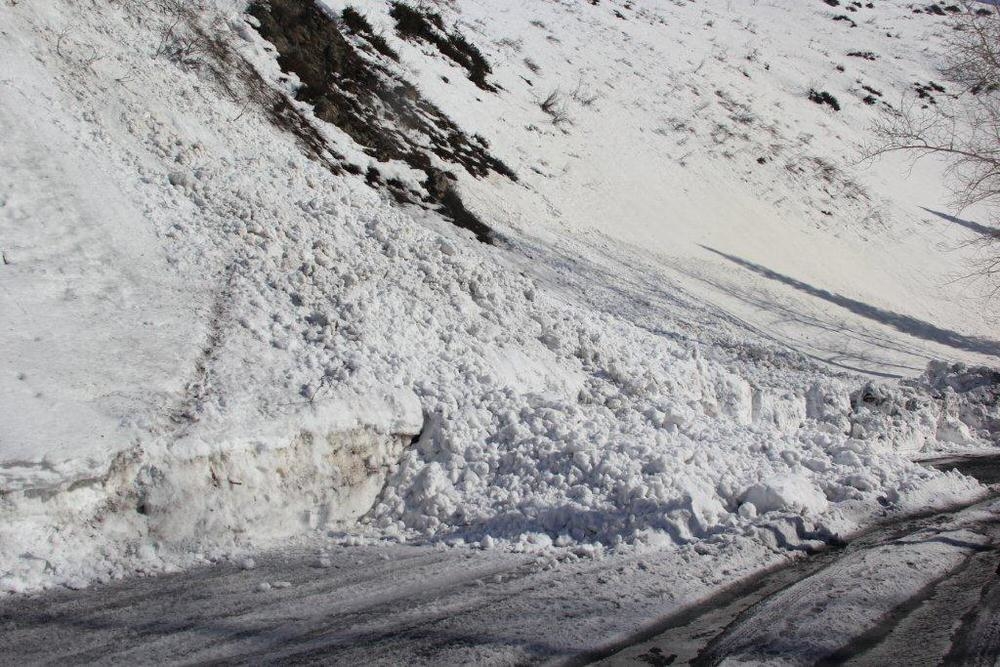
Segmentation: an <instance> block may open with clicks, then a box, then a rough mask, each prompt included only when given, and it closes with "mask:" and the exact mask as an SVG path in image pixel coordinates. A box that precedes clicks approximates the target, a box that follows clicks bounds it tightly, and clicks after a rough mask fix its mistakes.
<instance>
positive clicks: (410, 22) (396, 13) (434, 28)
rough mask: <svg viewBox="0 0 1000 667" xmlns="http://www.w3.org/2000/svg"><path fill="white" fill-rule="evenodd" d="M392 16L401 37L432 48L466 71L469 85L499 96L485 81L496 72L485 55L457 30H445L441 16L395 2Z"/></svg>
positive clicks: (391, 12) (494, 88) (493, 87)
mask: <svg viewBox="0 0 1000 667" xmlns="http://www.w3.org/2000/svg"><path fill="white" fill-rule="evenodd" d="M389 15H390V16H391V17H392V18H394V19H396V31H397V32H398V33H399V34H400V36H402V37H403V38H405V39H415V40H421V41H424V42H427V43H430V44H433V45H434V46H436V47H437V49H438V51H440V52H441V54H442V55H443V56H445V57H446V58H448V59H449V60H451V61H452V62H454V63H455V64H457V65H458V66H459V67H461V68H463V69H465V71H467V72H468V73H469V80H470V81H472V82H473V83H474V84H476V85H477V86H479V87H480V88H482V89H483V90H487V91H490V92H496V87H495V86H493V85H491V84H490V83H488V82H487V81H486V76H487V75H488V74H492V73H493V68H491V67H490V64H489V63H488V62H487V61H486V58H485V57H484V56H483V54H482V52H481V51H480V50H479V49H478V48H476V46H475V45H474V44H473V43H472V42H470V41H469V40H468V39H466V38H465V36H464V35H463V34H462V33H460V32H458V30H451V31H448V30H446V29H445V27H444V19H442V18H441V15H440V14H437V13H434V12H431V11H428V10H426V9H424V8H417V7H411V6H409V5H407V4H405V3H402V2H395V3H393V5H392V10H391V11H390V12H389Z"/></svg>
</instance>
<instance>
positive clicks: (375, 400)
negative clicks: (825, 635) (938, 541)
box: [0, 0, 1000, 591]
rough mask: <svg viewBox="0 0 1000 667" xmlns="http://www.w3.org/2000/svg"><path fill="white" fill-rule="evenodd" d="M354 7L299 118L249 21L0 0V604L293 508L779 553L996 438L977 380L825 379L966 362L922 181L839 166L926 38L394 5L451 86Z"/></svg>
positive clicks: (958, 484)
mask: <svg viewBox="0 0 1000 667" xmlns="http://www.w3.org/2000/svg"><path fill="white" fill-rule="evenodd" d="M275 4H277V3H275ZM356 7H357V9H358V10H360V11H362V13H363V14H364V15H365V16H366V20H367V21H368V22H369V23H370V24H371V26H372V30H373V32H371V33H367V36H366V34H362V33H358V32H354V33H350V31H348V30H347V29H346V28H344V29H343V30H341V25H342V24H341V23H340V21H341V19H340V18H337V17H339V16H342V14H341V12H342V10H343V9H344V5H342V4H336V3H330V4H327V5H324V9H325V13H319V14H317V15H316V17H313V18H314V20H315V21H317V22H318V24H317V25H319V28H318V30H320V32H321V33H322V31H329V30H335V31H337V34H340V33H341V32H343V33H344V34H345V35H348V37H347V38H346V41H344V42H343V43H344V44H350V45H352V46H351V49H347V50H345V49H346V47H344V46H338V47H337V48H338V49H339V51H335V52H334V53H333V55H330V56H329V58H330V60H329V61H322V60H320V62H321V63H322V62H326V63H327V65H329V63H331V62H334V61H337V59H338V58H340V59H342V60H343V59H344V58H346V59H347V60H346V61H344V62H348V63H349V64H351V66H352V67H358V64H359V63H367V65H365V67H370V69H366V70H364V71H362V70H361V69H359V70H358V72H359V74H358V77H357V80H353V81H348V80H346V79H345V78H344V76H342V75H341V76H340V78H338V77H337V76H332V77H331V78H330V85H332V86H337V87H339V88H338V90H341V91H342V90H350V91H353V92H351V94H350V95H348V96H344V95H341V96H340V97H336V96H332V97H331V98H329V99H323V100H322V101H321V102H320V101H317V106H316V108H315V114H314V109H313V107H311V106H310V105H308V104H305V103H304V102H302V101H301V100H296V99H295V97H294V95H296V94H297V95H298V96H299V97H300V98H305V97H306V95H305V93H304V92H303V91H304V90H305V89H303V88H302V87H301V86H300V85H299V81H300V77H299V76H297V75H296V74H295V73H294V68H293V67H292V65H295V64H296V63H298V65H299V66H300V67H302V68H306V67H310V66H312V65H313V64H314V62H313V61H309V60H307V59H305V58H299V60H297V61H296V60H294V59H291V58H289V57H287V54H286V55H283V54H281V53H280V52H276V51H275V49H274V48H273V47H272V46H270V45H268V44H267V42H265V40H264V39H263V38H262V37H261V35H260V34H259V33H258V32H257V31H256V30H255V29H254V28H255V27H258V28H261V30H266V29H267V26H266V25H262V22H261V21H260V18H259V17H260V16H261V14H260V12H261V11H266V10H262V9H261V8H260V7H258V8H256V9H255V10H254V13H255V14H256V15H257V16H258V18H251V17H249V16H248V15H247V14H246V13H245V12H246V9H247V8H246V6H245V4H244V3H241V2H237V1H235V0H213V1H211V2H209V1H207V0H206V2H204V3H200V4H199V3H182V2H173V1H171V0H157V1H154V2H131V1H128V0H126V1H124V2H123V1H115V2H110V1H109V2H105V1H104V0H99V1H98V2H96V3H95V4H94V7H84V6H81V5H80V3H75V2H71V1H69V0H66V1H63V0H54V1H53V2H50V3H46V4H44V5H38V4H32V3H17V4H6V5H3V6H2V7H0V31H2V33H0V36H2V40H0V62H3V63H4V66H3V70H2V73H0V84H2V86H0V128H2V130H3V132H4V144H3V147H4V150H3V153H2V155H0V164H2V165H3V170H2V172H0V188H2V189H0V249H2V250H3V253H4V263H3V265H2V266H0V271H2V273H0V279H2V283H0V284H2V285H3V288H4V289H3V291H2V292H0V299H2V301H0V303H2V304H3V315H4V327H3V329H2V334H0V335H2V339H0V355H2V359H3V362H4V363H3V370H4V373H3V376H2V377H0V397H2V401H3V403H2V406H0V408H2V409H0V588H2V589H3V590H6V591H23V590H33V589H37V588H40V587H45V586H51V585H55V584H68V585H85V584H87V583H88V582H90V581H93V580H95V579H97V580H100V579H105V578H107V577H120V576H124V575H125V574H127V573H130V572H134V571H136V570H144V571H161V570H164V569H169V568H172V567H176V566H183V565H186V564H190V563H194V562H200V561H203V560H205V559H214V558H220V557H226V556H234V555H239V554H242V553H244V552H245V551H247V550H250V549H255V548H262V547H266V546H271V545H275V544H280V543H281V541H282V540H285V539H287V538H289V537H292V536H296V535H301V534H314V533H317V532H318V533H319V534H325V533H326V532H327V531H331V530H337V531H342V530H347V531H349V532H351V533H352V534H360V535H365V536H367V537H368V538H373V539H378V538H385V539H394V540H399V541H404V542H405V541H414V540H416V541H432V542H434V541H437V542H440V541H447V542H448V543H451V544H475V545H478V546H480V547H483V548H490V547H497V548H508V549H514V550H536V549H539V550H548V549H572V550H575V551H576V552H577V553H580V554H590V555H596V554H600V553H604V552H606V551H608V550H629V549H636V548H644V547H645V546H652V547H656V548H679V549H680V548H685V549H686V548H696V547H697V548H706V547H705V545H711V544H712V543H713V541H719V540H728V541H731V540H749V541H755V542H763V543H766V544H772V545H773V546H774V547H775V548H778V549H783V548H787V547H790V546H798V545H802V544H810V543H812V541H815V540H826V539H829V538H831V537H833V536H835V535H838V534H842V533H844V532H847V531H850V530H853V529H854V528H855V527H857V526H858V525H859V524H860V523H863V522H864V521H865V520H867V519H868V518H870V517H871V516H872V515H873V514H874V513H875V512H877V511H882V508H883V506H890V507H895V508H899V509H918V508H921V507H925V506H929V505H934V504H941V503H946V502H949V501H952V500H959V499H962V498H968V497H972V496H975V495H976V494H978V493H979V492H980V491H981V488H980V487H979V486H978V484H976V483H975V482H973V481H971V480H967V479H965V478H963V477H961V476H958V475H945V474H941V473H938V472H934V471H930V470H927V469H924V468H922V467H921V466H919V465H916V464H914V463H912V462H911V459H912V458H913V457H914V456H915V455H917V454H918V453H919V452H921V451H925V450H929V449H940V448H949V447H965V448H972V447H983V446H989V445H991V444H995V442H996V439H997V433H998V432H1000V430H998V428H997V424H998V415H997V406H996V396H997V394H996V386H997V378H996V375H995V374H992V373H991V372H989V371H987V370H973V371H969V370H968V369H967V368H966V367H964V366H954V367H951V366H948V365H947V364H936V365H934V366H933V367H932V368H931V370H930V371H928V373H927V374H926V375H924V376H923V378H922V379H920V380H915V381H911V382H909V383H904V384H897V383H890V384H887V385H885V386H881V385H868V386H866V382H867V381H868V378H867V377H862V376H858V375H854V374H851V373H845V372H843V371H844V369H845V368H846V369H860V370H863V371H867V372H869V373H874V374H882V375H893V376H895V375H912V376H916V375H918V374H919V373H920V372H921V371H922V370H923V369H924V367H925V365H926V362H927V361H928V360H929V359H933V358H938V357H940V358H945V359H949V360H961V361H965V362H990V361H991V360H995V358H996V355H997V353H998V343H997V342H996V341H995V340H994V339H993V338H992V337H991V330H990V324H989V323H990V321H991V320H990V317H991V316H992V313H993V311H991V310H990V309H991V308H993V306H992V305H990V302H988V301H984V300H982V299H980V298H979V296H978V295H977V294H976V292H975V289H976V288H975V287H971V288H970V287H969V286H968V285H967V284H952V283H949V282H948V278H949V276H951V275H952V274H953V273H955V272H959V271H961V270H962V267H963V262H965V261H967V260H968V259H969V257H970V256H969V254H968V253H969V251H968V250H967V249H956V250H954V251H951V252H942V251H941V249H940V248H939V247H938V246H939V245H941V244H957V243H958V242H959V241H960V240H961V239H962V238H963V237H962V234H963V233H965V231H964V228H962V227H961V226H957V225H954V224H946V223H945V222H944V220H943V219H942V218H940V217H937V216H934V215H932V214H930V213H927V212H926V211H922V210H921V209H920V208H919V207H921V206H924V207H926V208H929V209H934V210H939V209H941V208H943V204H942V203H941V202H942V201H943V199H942V198H943V196H944V194H943V190H942V188H941V187H940V186H939V184H937V183H936V182H935V181H934V180H933V179H934V178H935V175H934V174H935V172H934V170H933V169H928V171H927V178H925V179H916V180H911V181H909V182H904V183H903V184H900V180H901V179H902V176H901V174H900V172H899V170H898V166H899V165H896V164H893V165H885V164H883V165H880V166H878V167H876V168H873V169H868V170H864V169H861V168H860V167H857V166H855V165H853V164H852V159H853V156H854V155H855V151H856V149H857V146H858V145H859V144H860V143H861V142H862V141H863V140H864V130H865V125H866V123H867V122H869V121H870V120H871V118H873V113H874V111H873V109H871V108H870V107H869V105H867V104H865V103H864V102H862V101H861V99H860V96H861V92H860V91H861V89H860V88H859V86H861V85H868V86H871V87H875V88H878V89H879V90H881V91H883V97H884V98H885V99H886V100H891V99H892V98H893V96H896V97H898V96H900V95H901V94H902V93H903V91H904V89H905V88H907V87H908V86H910V85H912V84H911V82H910V80H911V79H914V80H920V81H923V80H925V79H927V78H929V77H931V76H932V74H931V72H932V63H933V57H934V52H933V46H934V43H935V42H934V35H936V34H939V33H940V31H941V30H942V23H941V22H940V19H938V18H936V17H933V16H931V15H924V14H913V13H912V10H911V8H910V7H909V6H908V5H904V4H903V3H887V2H879V3H877V6H876V7H874V8H871V9H869V8H867V7H862V8H860V9H858V11H856V12H851V13H850V14H851V17H852V20H853V21H854V22H855V23H856V24H857V25H856V27H850V23H849V22H845V21H835V20H834V17H835V15H837V14H839V13H840V12H839V10H831V9H830V8H829V7H828V6H827V5H826V4H824V3H821V2H818V1H817V2H816V3H796V4H795V5H794V6H788V5H787V3H763V2H760V3H745V4H741V5H739V6H738V7H737V6H731V5H726V6H725V7H723V6H722V5H718V6H715V5H713V6H709V5H708V4H704V5H703V4H700V3H699V4H695V3H689V2H688V3H686V2H653V1H652V0H646V1H644V2H629V3H611V2H606V1H602V2H598V3H592V2H583V1H580V2H575V1H570V0H566V1H564V2H532V3H499V6H498V3H492V2H486V1H485V0H461V1H456V2H441V3H434V4H433V6H432V9H433V12H440V17H441V18H440V22H441V25H442V26H444V28H443V32H442V34H454V33H453V32H452V30H453V29H452V25H453V24H454V25H457V26H458V28H457V29H458V30H460V31H461V34H463V35H464V36H465V39H466V40H467V42H466V43H472V44H474V45H476V48H477V52H481V54H482V55H483V56H485V58H486V59H487V61H488V62H489V63H490V65H491V70H492V71H491V72H490V73H489V74H488V75H487V76H486V78H485V80H483V79H480V80H479V81H478V82H475V81H472V80H469V79H468V78H467V76H466V74H467V72H466V71H463V70H462V69H459V68H457V67H455V66H454V65H453V64H451V63H452V62H453V61H450V60H448V59H447V58H446V57H444V56H443V55H442V52H441V49H440V48H438V47H436V46H434V45H433V44H432V43H431V42H429V41H427V40H426V39H422V38H411V39H405V38H404V37H403V35H402V34H401V33H399V32H398V31H397V30H396V25H395V18H394V17H393V16H391V15H390V12H391V11H393V7H392V6H391V5H389V4H388V3H382V2H371V3H363V4H359V5H356ZM192 9H194V10H196V11H192ZM422 11H428V10H426V9H425V10H422ZM845 11H846V10H845ZM317 17H318V18H317ZM326 22H328V23H326ZM279 28H280V26H279ZM279 28H274V27H272V28H271V29H275V30H277V29H279ZM285 28H287V26H286V27H285ZM349 33H350V34H349ZM887 33H891V34H892V37H888V36H886V34H887ZM309 34H312V33H307V31H305V30H304V29H303V30H289V31H287V34H283V35H272V37H273V38H274V40H275V41H276V42H281V47H282V48H287V47H288V45H289V44H295V43H296V40H299V41H300V42H301V41H302V40H305V39H306V38H307V37H308V35H309ZM375 34H380V35H381V36H382V38H383V40H384V44H385V45H387V46H388V51H391V52H392V53H393V54H398V57H397V58H393V57H391V56H390V55H387V53H388V51H387V53H381V52H379V51H378V50H377V49H375V48H372V44H373V41H372V38H371V35H375ZM278 37H280V38H281V39H278ZM341 39H344V38H341ZM338 44H340V42H338ZM366 44H367V46H366ZM855 48H857V49H865V50H867V49H872V50H877V51H878V54H879V55H878V57H877V59H876V60H875V61H869V60H865V59H863V58H861V59H858V58H851V57H848V56H847V55H846V52H848V51H853V50H854V49H855ZM925 49H927V50H926V51H925ZM321 51H322V49H321ZM344 54H347V55H344ZM526 61H528V62H526ZM529 62H530V64H529ZM838 64H842V65H843V67H844V71H843V72H841V71H839V70H838V69H837V65H838ZM330 66H331V67H332V65H330ZM282 67H284V69H285V70H286V71H284V72H282ZM304 71H305V70H304V69H303V72H304ZM366 72H367V73H366ZM372 72H374V74H372ZM362 74H363V75H364V76H362ZM480 74H481V72H480ZM304 76H306V75H305V73H303V77H304ZM358 81H361V82H362V83H363V84H364V85H367V86H369V87H373V86H379V87H381V88H380V89H382V90H383V91H391V92H395V93H397V97H399V99H400V100H403V101H398V100H392V99H391V98H390V96H389V94H388V93H385V92H383V96H382V97H368V96H366V93H365V92H364V91H365V89H364V88H363V87H362V88H358V87H357V86H358V83H357V82H358ZM386 82H390V83H391V85H389V84H387V83H386ZM405 83H409V84H410V86H409V87H408V86H406V85H404V84H405ZM477 83H478V84H479V85H477ZM810 88H814V89H816V90H827V91H829V92H830V93H832V94H833V95H834V96H835V97H837V98H838V99H839V100H840V102H841V106H842V110H841V111H840V112H834V111H832V110H831V109H829V108H827V107H822V106H819V105H816V104H814V103H813V102H811V101H810V100H809V99H808V93H809V89H810ZM557 89H558V90H559V91H561V92H560V94H559V95H557V96H556V99H555V102H554V104H556V105H557V106H556V107H554V108H550V110H549V111H550V112H549V113H546V112H545V111H543V110H542V109H541V108H540V103H541V102H542V101H544V100H545V99H546V98H547V97H548V96H549V94H550V93H551V92H552V91H554V90H557ZM359 91H360V92H359ZM313 93H315V91H313ZM330 99H335V100H339V103H340V104H342V105H343V106H342V107H336V105H334V107H333V109H332V110H331V107H330ZM406 100H409V101H406ZM356 101H360V102H361V103H362V104H361V106H360V107H359V109H360V111H359V110H358V109H354V111H352V112H351V113H357V117H358V118H363V119H365V120H366V122H368V121H370V122H372V123H374V122H376V121H377V122H380V123H386V125H385V127H381V128H380V130H379V131H380V132H385V133H387V134H385V137H389V136H391V137H392V140H391V142H389V143H388V144H383V143H382V137H381V135H376V136H374V137H371V136H370V137H369V138H370V139H372V142H371V143H369V144H365V143H359V139H360V138H361V137H363V136H365V127H362V125H364V124H363V123H357V122H354V121H351V120H350V114H349V113H347V112H346V111H344V109H350V104H352V103H353V102H356ZM321 103H322V104H323V105H326V106H325V107H324V108H320V104H321ZM365 104H367V105H368V106H365ZM397 104H398V105H404V106H394V105H397ZM407 104H409V105H411V106H405V105H407ZM561 105H565V111H566V114H567V115H568V119H563V120H561V122H559V123H554V120H556V119H554V118H553V115H552V113H555V114H556V115H559V113H561V109H562V106H561ZM875 106H877V105H875ZM400 108H406V109H411V110H412V109H416V110H417V111H416V112H414V113H416V114H418V115H419V117H420V118H421V119H423V120H420V121H419V122H417V121H416V120H414V118H416V116H412V117H409V121H407V122H409V123H410V124H407V122H404V120H405V119H404V120H400V118H401V116H399V115H398V114H397V113H396V112H398V110H399V109H400ZM372 109H374V111H373V110H372ZM386 109H388V111H387V110H386ZM394 114H396V115H394ZM324 118H326V119H328V120H329V119H334V122H337V121H338V120H339V122H340V123H341V125H340V126H339V127H338V126H337V125H336V124H334V122H327V121H326V120H323V119H324ZM344 118H348V120H344ZM449 118H450V119H452V120H448V119H449ZM387 119H388V120H387ZM352 122H353V123H354V124H351V123H352ZM393 122H395V123H397V124H396V125H393V124H392V123H393ZM452 122H453V123H454V124H453V125H452V124H450V123H452ZM366 127H369V128H370V127H372V126H366ZM436 131H438V132H442V133H443V134H442V135H441V136H445V135H446V136H447V144H448V146H450V147H451V148H450V149H449V150H443V149H442V148H441V146H442V144H439V143H434V141H433V139H434V137H435V136H436V135H434V132H436ZM470 138H471V139H470ZM387 141H388V140H387ZM376 144H378V145H376ZM456 156H458V157H456ZM497 159H498V160H499V161H500V162H496V161H495V160H497ZM491 160H494V161H491ZM501 163H502V164H505V165H506V167H509V169H510V173H505V171H506V170H505V168H503V167H502V165H501ZM480 164H488V165H490V166H489V167H488V168H483V169H477V168H476V167H475V165H480ZM470 165H472V166H470ZM470 169H471V171H472V172H476V173H470V171H469V170H470ZM443 171H449V172H452V173H453V174H454V176H455V178H457V186H456V187H454V188H453V187H451V186H450V179H447V178H445V179H444V180H443V181H442V180H441V178H437V177H435V175H440V172H443ZM373 174H374V175H373ZM425 177H426V180H424V179H425ZM441 183H446V184H447V185H445V186H442V187H438V186H439V185H440V184H441ZM455 192H457V193H460V194H461V200H460V201H461V202H464V204H463V205H462V206H463V207H467V208H468V209H470V210H471V211H472V213H474V214H475V215H476V216H477V217H478V220H479V222H481V223H482V224H485V225H487V226H488V227H489V228H491V230H492V231H491V232H490V233H489V234H485V233H482V230H479V232H477V233H473V232H475V231H476V229H478V228H476V227H475V225H471V224H465V226H466V227H470V228H471V229H472V230H473V231H469V230H468V229H462V228H461V225H454V224H451V223H452V222H453V221H456V222H459V223H462V222H463V220H466V218H464V217H463V215H462V210H463V208H458V207H456V205H455V204H454V200H453V199H449V198H448V197H449V196H450V195H449V193H455ZM915 193H919V197H917V196H914V194H915ZM438 205H440V210H439V206H438ZM824 211H825V212H824ZM466 222H467V220H466ZM477 236H479V238H480V240H492V243H482V242H480V240H477V238H476V237H477ZM359 519H360V522H359ZM775 535H777V536H778V537H777V538H775ZM351 539H358V538H357V537H352V538H351Z"/></svg>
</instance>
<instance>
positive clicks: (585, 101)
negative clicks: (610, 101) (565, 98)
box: [570, 79, 598, 107]
mask: <svg viewBox="0 0 1000 667" xmlns="http://www.w3.org/2000/svg"><path fill="white" fill-rule="evenodd" d="M570 97H572V98H573V101H575V102H576V103H578V104H579V105H580V106H584V107H589V106H591V105H592V104H593V103H594V102H596V101H597V97H598V96H597V93H595V92H594V91H593V90H591V88H590V86H588V85H586V84H585V83H584V82H583V79H580V80H578V81H577V82H576V87H575V88H574V89H573V92H572V93H570Z"/></svg>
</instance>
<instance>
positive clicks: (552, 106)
mask: <svg viewBox="0 0 1000 667" xmlns="http://www.w3.org/2000/svg"><path fill="white" fill-rule="evenodd" d="M539 106H540V107H541V108H542V111H544V112H545V113H546V114H548V115H549V117H551V118H552V124H553V125H562V124H564V123H568V122H569V111H567V109H566V102H565V101H564V100H563V96H562V92H560V90H559V89H558V88H556V89H555V90H553V91H552V92H551V93H549V94H548V96H547V97H546V98H545V99H544V100H542V102H541V104H539Z"/></svg>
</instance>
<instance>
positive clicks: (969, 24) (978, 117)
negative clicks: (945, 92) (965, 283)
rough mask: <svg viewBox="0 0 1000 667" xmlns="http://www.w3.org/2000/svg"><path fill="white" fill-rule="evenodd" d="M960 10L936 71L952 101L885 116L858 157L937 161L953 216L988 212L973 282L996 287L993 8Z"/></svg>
mask: <svg viewBox="0 0 1000 667" xmlns="http://www.w3.org/2000/svg"><path fill="white" fill-rule="evenodd" d="M963 9H964V11H963V12H962V13H960V14H958V15H956V16H955V17H954V18H953V19H952V25H951V27H952V31H951V32H950V34H949V37H948V39H947V43H946V48H945V53H946V54H947V55H946V56H945V61H944V63H943V66H942V67H941V74H942V77H943V78H944V79H946V80H947V81H949V82H950V83H951V84H952V90H951V91H949V92H951V93H952V94H951V95H950V96H947V97H945V96H941V97H939V98H938V99H937V101H936V103H934V104H927V103H924V102H923V101H922V100H919V99H916V98H911V99H908V100H904V102H903V104H902V105H901V108H900V109H898V110H894V111H886V112H885V113H884V114H883V115H882V117H881V118H880V119H879V120H878V121H877V122H876V123H875V125H874V127H873V131H874V137H875V139H874V142H873V144H872V145H870V146H868V147H867V150H866V154H867V156H868V157H875V156H878V155H882V154H885V153H889V152H895V151H903V152H907V153H910V154H912V156H913V157H914V159H918V158H920V157H925V156H930V155H936V156H939V157H942V158H944V159H945V160H946V163H947V171H946V176H947V179H948V182H949V184H950V185H951V188H952V192H953V195H954V201H953V205H954V206H955V208H956V209H958V210H959V211H961V210H962V209H966V208H968V207H970V206H972V205H974V204H984V205H986V206H987V207H988V208H989V209H990V210H991V211H993V214H992V216H991V219H990V220H989V223H990V225H989V226H988V227H984V228H983V229H982V230H981V231H980V232H979V233H978V237H977V238H976V240H975V241H974V243H976V244H977V245H981V246H983V247H984V248H986V249H987V255H986V256H987V257H988V259H986V260H985V261H984V262H983V264H982V265H981V266H980V267H978V268H977V270H976V274H977V275H980V276H983V277H986V278H987V279H990V280H991V281H1000V227H998V226H997V225H998V222H1000V214H998V212H1000V7H993V8H990V9H987V8H986V6H985V5H983V4H980V3H975V2H972V1H971V0H967V1H966V2H965V3H964V8H963ZM998 289H1000V286H998Z"/></svg>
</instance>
